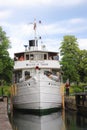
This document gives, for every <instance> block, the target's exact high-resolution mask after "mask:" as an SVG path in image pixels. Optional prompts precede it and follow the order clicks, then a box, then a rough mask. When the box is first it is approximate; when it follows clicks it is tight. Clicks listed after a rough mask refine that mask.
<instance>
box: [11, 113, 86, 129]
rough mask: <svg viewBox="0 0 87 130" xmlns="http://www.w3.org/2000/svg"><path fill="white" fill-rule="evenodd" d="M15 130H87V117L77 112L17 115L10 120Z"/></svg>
mask: <svg viewBox="0 0 87 130" xmlns="http://www.w3.org/2000/svg"><path fill="white" fill-rule="evenodd" d="M10 121H11V125H12V127H13V130H87V117H83V116H81V115H78V114H77V113H75V112H64V111H63V112H61V111H60V112H57V113H53V114H50V115H44V116H35V115H29V114H23V113H15V114H13V116H12V117H11V118H10Z"/></svg>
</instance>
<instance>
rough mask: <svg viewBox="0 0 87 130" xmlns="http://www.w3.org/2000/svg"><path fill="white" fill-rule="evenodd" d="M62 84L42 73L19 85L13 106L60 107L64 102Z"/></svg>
mask: <svg viewBox="0 0 87 130" xmlns="http://www.w3.org/2000/svg"><path fill="white" fill-rule="evenodd" d="M60 86H61V84H60V83H59V82H56V81H53V80H51V79H49V78H48V77H46V76H44V75H42V76H39V77H37V78H36V77H34V78H31V79H30V80H28V81H24V82H21V83H19V84H18V85H17V90H16V91H17V92H16V95H15V96H14V97H13V106H14V107H15V108H17V109H34V110H43V109H51V108H59V107H61V104H62V99H61V92H60Z"/></svg>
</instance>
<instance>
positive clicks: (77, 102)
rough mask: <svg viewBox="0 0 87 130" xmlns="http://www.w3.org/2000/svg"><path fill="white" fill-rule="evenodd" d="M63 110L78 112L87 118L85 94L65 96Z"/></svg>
mask: <svg viewBox="0 0 87 130" xmlns="http://www.w3.org/2000/svg"><path fill="white" fill-rule="evenodd" d="M65 109H66V110H72V111H76V112H79V113H80V114H82V115H85V116H86V117H87V93H77V94H76V95H75V96H65Z"/></svg>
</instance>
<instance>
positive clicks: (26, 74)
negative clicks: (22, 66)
mask: <svg viewBox="0 0 87 130" xmlns="http://www.w3.org/2000/svg"><path fill="white" fill-rule="evenodd" d="M29 78H30V71H25V80H28V79H29Z"/></svg>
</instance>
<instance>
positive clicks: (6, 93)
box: [0, 86, 11, 96]
mask: <svg viewBox="0 0 87 130" xmlns="http://www.w3.org/2000/svg"><path fill="white" fill-rule="evenodd" d="M2 89H3V96H10V95H11V92H10V86H3V87H0V96H2Z"/></svg>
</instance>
